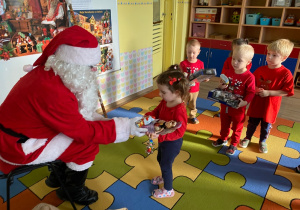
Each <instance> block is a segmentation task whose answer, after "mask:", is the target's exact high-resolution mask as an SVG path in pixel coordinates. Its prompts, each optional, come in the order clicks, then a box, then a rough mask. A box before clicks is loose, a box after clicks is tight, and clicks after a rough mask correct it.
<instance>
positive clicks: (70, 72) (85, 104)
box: [45, 55, 98, 121]
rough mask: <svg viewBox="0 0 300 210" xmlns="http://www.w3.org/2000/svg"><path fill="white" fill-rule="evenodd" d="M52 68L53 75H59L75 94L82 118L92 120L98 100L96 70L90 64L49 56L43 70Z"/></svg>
mask: <svg viewBox="0 0 300 210" xmlns="http://www.w3.org/2000/svg"><path fill="white" fill-rule="evenodd" d="M51 68H52V69H53V71H54V73H55V75H58V76H60V78H61V80H62V82H63V83H64V85H65V86H66V87H67V88H68V89H69V90H70V91H71V92H72V93H74V95H75V96H76V98H77V100H78V105H79V112H80V113H81V114H82V116H83V117H84V119H86V120H89V121H92V120H93V114H94V113H95V112H96V108H97V100H98V85H97V78H96V72H93V71H91V67H90V66H81V65H76V64H69V63H66V62H64V61H61V60H58V59H56V57H55V55H51V56H49V58H48V60H47V62H46V63H45V71H49V70H50V69H51Z"/></svg>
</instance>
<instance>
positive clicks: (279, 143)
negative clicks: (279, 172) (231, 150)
mask: <svg viewBox="0 0 300 210" xmlns="http://www.w3.org/2000/svg"><path fill="white" fill-rule="evenodd" d="M246 130H247V128H245V127H244V129H243V132H242V135H241V137H242V138H243V137H244V136H246ZM286 141H287V140H286V139H283V138H280V137H277V136H273V135H270V136H269V138H268V140H267V146H268V150H269V152H268V153H261V152H259V150H258V149H259V139H258V138H256V137H255V136H253V137H252V140H251V142H250V143H249V145H248V147H247V148H241V147H239V146H238V149H239V150H241V151H242V152H241V153H240V155H239V158H240V160H242V161H243V162H245V163H251V164H252V163H255V162H256V160H257V158H258V157H259V158H262V159H264V160H268V161H270V162H273V163H276V164H277V163H278V162H279V160H280V158H281V156H282V154H285V155H287V156H288V157H290V158H295V159H296V158H299V152H298V151H297V150H295V149H292V148H288V147H285V144H286Z"/></svg>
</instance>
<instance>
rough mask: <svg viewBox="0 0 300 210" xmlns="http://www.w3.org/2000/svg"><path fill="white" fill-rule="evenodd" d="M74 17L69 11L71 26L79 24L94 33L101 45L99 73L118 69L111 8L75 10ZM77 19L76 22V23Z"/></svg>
mask: <svg viewBox="0 0 300 210" xmlns="http://www.w3.org/2000/svg"><path fill="white" fill-rule="evenodd" d="M74 17H75V18H71V14H70V13H69V20H70V23H69V24H70V26H72V25H74V24H77V25H78V26H80V27H82V28H84V29H86V30H87V31H89V32H90V33H91V34H93V35H94V36H95V37H96V38H97V40H98V42H99V45H100V49H101V61H100V63H99V64H97V65H96V66H97V69H98V73H99V74H103V73H105V72H106V73H107V72H111V71H114V70H118V69H116V68H114V67H115V66H114V57H115V56H114V53H115V52H114V50H113V44H114V42H113V38H112V34H113V23H112V18H111V10H110V9H99V10H74ZM74 21H76V23H74Z"/></svg>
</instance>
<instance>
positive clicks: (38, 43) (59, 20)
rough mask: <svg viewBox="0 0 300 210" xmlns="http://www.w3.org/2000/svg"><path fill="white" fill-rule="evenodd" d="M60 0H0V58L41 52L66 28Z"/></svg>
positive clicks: (64, 6) (65, 17) (65, 11)
mask: <svg viewBox="0 0 300 210" xmlns="http://www.w3.org/2000/svg"><path fill="white" fill-rule="evenodd" d="M67 9H68V8H67V4H66V2H65V1H64V0H0V48H1V49H0V59H4V60H8V59H10V58H11V57H19V56H26V55H31V54H37V53H41V52H42V51H43V50H44V49H45V47H46V46H47V45H48V44H49V42H50V41H51V40H52V39H53V37H54V36H55V35H56V34H58V33H59V32H60V31H62V30H64V29H65V28H67V27H69V20H68V15H67Z"/></svg>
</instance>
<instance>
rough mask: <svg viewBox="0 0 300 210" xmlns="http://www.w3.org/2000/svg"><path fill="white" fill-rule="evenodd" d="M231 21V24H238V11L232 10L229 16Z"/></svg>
mask: <svg viewBox="0 0 300 210" xmlns="http://www.w3.org/2000/svg"><path fill="white" fill-rule="evenodd" d="M231 21H232V22H233V23H239V22H240V11H239V10H234V11H233V13H232V16H231Z"/></svg>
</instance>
